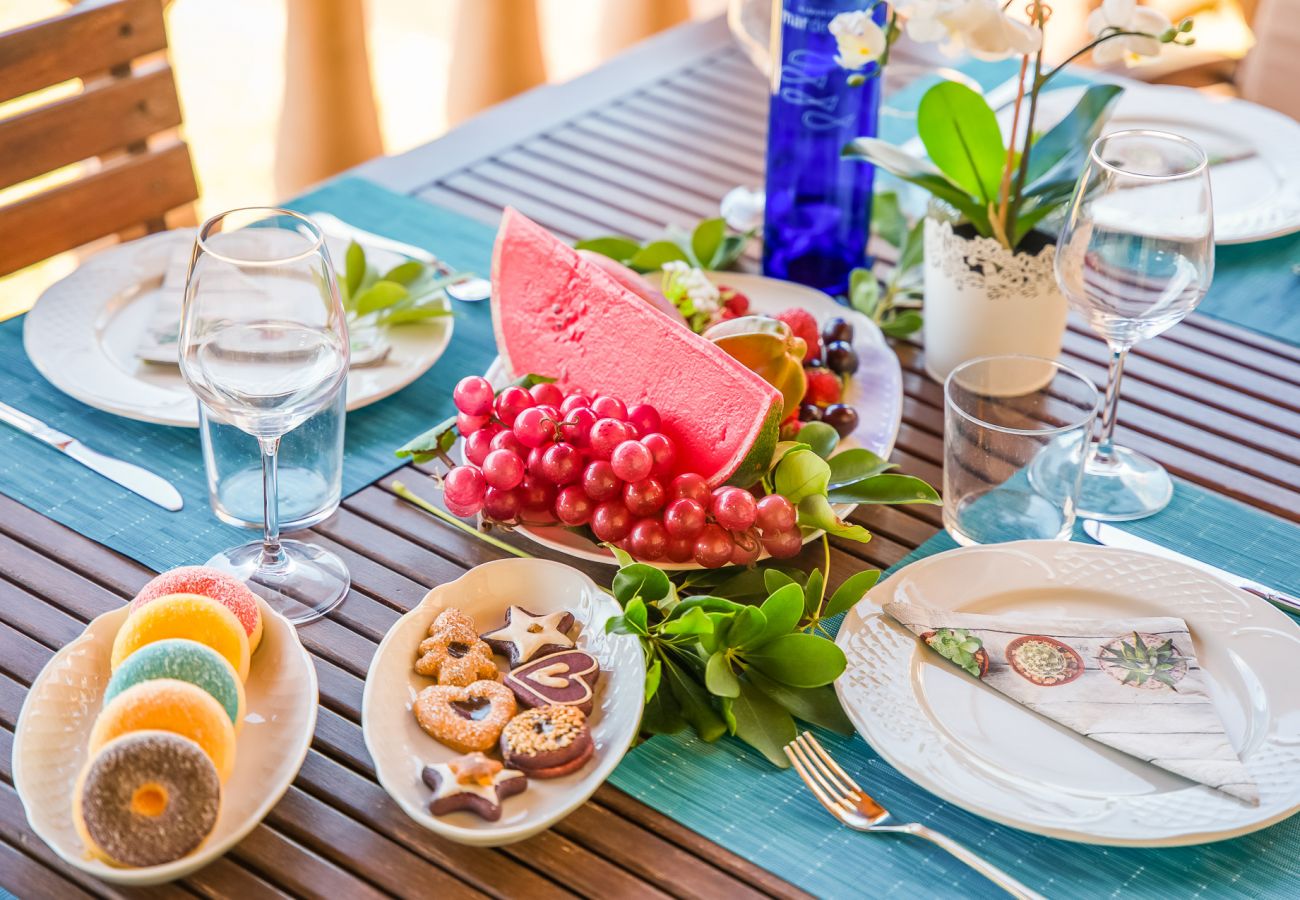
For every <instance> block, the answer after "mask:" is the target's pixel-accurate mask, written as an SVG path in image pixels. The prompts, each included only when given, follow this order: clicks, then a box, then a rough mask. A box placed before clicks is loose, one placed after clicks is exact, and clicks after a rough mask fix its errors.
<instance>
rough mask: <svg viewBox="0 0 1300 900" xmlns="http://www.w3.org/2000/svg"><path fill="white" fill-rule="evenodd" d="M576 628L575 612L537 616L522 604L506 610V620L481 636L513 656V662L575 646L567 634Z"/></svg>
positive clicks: (511, 660) (493, 645) (508, 655)
mask: <svg viewBox="0 0 1300 900" xmlns="http://www.w3.org/2000/svg"><path fill="white" fill-rule="evenodd" d="M572 627H573V613H569V612H553V613H547V614H546V615H543V616H539V615H535V614H533V613H531V612H529V611H528V610H526V609H524V608H523V607H522V606H511V607H509V608H508V609H507V610H506V623H505V624H504V625H502V626H501V627H500V628H497V629H496V630H494V631H488V632H485V633H484V634H483V635H482V637H483V640H485V641H487V643H488V645H489V646H491V647H492V649H493V650H495V651H496V652H498V653H501V654H503V655H505V656H507V657H509V658H510V665H511V666H512V667H513V666H517V665H519V664H521V663H526V662H528V660H530V659H532V658H533V657H534V656H538V655H539V654H543V653H557V652H559V651H560V650H568V649H569V648H570V647H572V646H573V639H572V638H570V637H569V635H568V634H567V632H568V630H569V629H570V628H572Z"/></svg>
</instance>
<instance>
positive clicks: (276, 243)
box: [180, 208, 351, 624]
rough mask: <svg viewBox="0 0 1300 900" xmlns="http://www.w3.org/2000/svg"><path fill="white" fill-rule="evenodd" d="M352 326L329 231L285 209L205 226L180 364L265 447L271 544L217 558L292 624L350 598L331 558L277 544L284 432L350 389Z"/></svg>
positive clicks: (240, 213)
mask: <svg viewBox="0 0 1300 900" xmlns="http://www.w3.org/2000/svg"><path fill="white" fill-rule="evenodd" d="M348 362H349V348H348V332H347V324H346V320H345V318H344V313H343V304H342V302H341V300H340V299H339V292H338V284H337V282H336V281H335V277H334V268H333V266H332V265H331V264H330V259H329V254H328V252H327V251H326V249H325V240H324V236H323V235H322V234H321V232H320V230H319V229H318V228H317V227H316V226H315V225H314V224H312V222H311V221H310V220H308V219H306V218H304V217H303V216H300V215H298V214H297V213H293V212H289V211H288V210H283V209H261V208H250V209H237V210H232V211H231V212H226V213H222V214H220V215H217V216H213V217H212V218H211V219H208V221H206V222H204V223H203V225H202V227H200V228H199V233H198V237H197V239H196V241H195V245H194V253H193V256H192V257H191V259H190V267H189V273H188V275H187V278H186V283H185V305H184V309H183V311H182V315H181V334H180V367H181V373H182V374H183V375H184V377H185V380H186V381H187V382H188V383H189V385H190V387H191V388H192V389H193V391H194V393H195V394H197V395H198V398H199V400H200V402H202V403H203V404H205V405H206V406H207V407H208V408H209V409H210V410H212V411H213V412H215V413H216V414H217V415H218V416H219V417H220V418H221V419H222V420H223V421H225V422H228V423H230V424H232V425H234V426H236V427H237V428H239V429H240V430H241V431H245V432H247V433H248V434H250V435H252V436H253V437H254V438H256V439H257V441H258V444H259V445H260V446H261V450H262V481H263V511H264V533H263V538H262V540H261V541H260V542H259V541H254V542H252V543H248V544H244V545H242V546H239V547H235V548H233V549H230V550H226V551H223V552H222V553H219V554H217V555H216V556H215V557H213V558H212V559H211V560H209V561H208V565H210V566H214V567H216V568H219V569H223V570H225V571H227V572H230V573H232V574H233V575H235V576H237V577H239V578H242V579H243V580H244V581H246V582H248V583H249V585H250V586H251V587H253V588H254V590H257V592H258V593H259V594H261V595H262V597H263V598H264V599H266V601H267V602H268V603H269V604H270V606H271V607H272V608H273V609H275V610H276V611H277V612H280V613H282V614H284V615H285V616H286V617H287V618H288V619H289V620H290V621H291V622H294V623H295V624H301V623H303V622H309V621H311V620H312V619H315V618H318V617H320V616H322V615H324V614H325V613H326V612H328V611H329V610H330V609H331V608H332V607H333V606H335V605H336V604H337V603H338V602H339V601H340V600H342V599H343V597H344V595H346V594H347V591H348V586H349V584H350V581H351V579H350V577H349V575H348V570H347V567H346V566H344V564H343V562H342V561H341V560H340V559H339V558H338V557H337V556H335V555H334V554H332V553H330V552H328V551H326V550H322V549H321V548H319V547H314V546H312V545H310V544H306V543H303V542H301V541H289V540H281V539H280V525H279V513H278V508H277V498H276V462H277V454H278V451H279V446H280V439H281V438H282V437H283V436H284V435H285V434H287V433H288V432H290V431H292V430H293V429H294V428H297V427H298V426H299V425H301V424H302V423H304V422H306V421H307V420H308V419H309V418H311V417H312V415H314V414H315V413H316V412H317V411H319V410H320V409H322V408H323V407H324V406H325V404H327V403H331V402H333V401H334V399H335V398H336V396H337V392H338V391H340V390H343V389H345V387H346V385H345V384H344V381H345V379H346V377H347V371H348Z"/></svg>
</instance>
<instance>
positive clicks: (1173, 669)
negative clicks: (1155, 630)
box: [1097, 631, 1187, 691]
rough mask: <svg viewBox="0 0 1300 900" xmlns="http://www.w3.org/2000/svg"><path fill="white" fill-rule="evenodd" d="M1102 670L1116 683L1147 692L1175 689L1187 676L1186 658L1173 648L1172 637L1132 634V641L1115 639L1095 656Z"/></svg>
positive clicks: (1121, 638)
mask: <svg viewBox="0 0 1300 900" xmlns="http://www.w3.org/2000/svg"><path fill="white" fill-rule="evenodd" d="M1097 661H1098V662H1099V663H1101V668H1102V670H1103V671H1105V672H1107V673H1108V674H1110V675H1112V676H1114V677H1115V678H1118V679H1119V682H1120V684H1126V685H1128V686H1130V687H1135V688H1146V689H1147V690H1163V689H1166V688H1168V689H1170V690H1175V691H1176V690H1178V682H1180V681H1182V680H1183V676H1184V675H1186V674H1187V658H1186V657H1184V656H1179V655H1178V651H1177V650H1175V649H1174V640H1173V638H1161V637H1160V636H1159V635H1156V634H1141V633H1140V632H1137V631H1135V632H1133V640H1132V641H1131V642H1130V641H1129V640H1128V639H1127V638H1123V637H1117V638H1115V639H1114V640H1111V641H1107V642H1106V643H1105V644H1104V645H1103V646H1102V648H1101V653H1099V654H1098V655H1097Z"/></svg>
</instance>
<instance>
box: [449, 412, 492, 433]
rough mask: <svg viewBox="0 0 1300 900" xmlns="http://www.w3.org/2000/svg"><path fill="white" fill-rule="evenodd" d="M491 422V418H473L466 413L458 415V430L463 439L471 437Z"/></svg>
mask: <svg viewBox="0 0 1300 900" xmlns="http://www.w3.org/2000/svg"><path fill="white" fill-rule="evenodd" d="M491 421H492V417H491V416H471V415H467V414H466V413H456V430H457V431H459V432H460V434H461V437H469V436H470V435H471V434H473V433H474V432H476V431H478V430H479V429H481V428H482V427H483V426H484V425H486V424H487V423H488V422H491Z"/></svg>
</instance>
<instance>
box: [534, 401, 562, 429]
mask: <svg viewBox="0 0 1300 900" xmlns="http://www.w3.org/2000/svg"><path fill="white" fill-rule="evenodd" d="M537 408H538V409H540V410H541V411H542V412H544V413H546V418H548V419H553V420H555V424H556V425H558V424H559V423H560V419H562V418H563V416H561V415H560V410H559V407H556V406H551V405H550V404H549V403H539V404H537Z"/></svg>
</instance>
